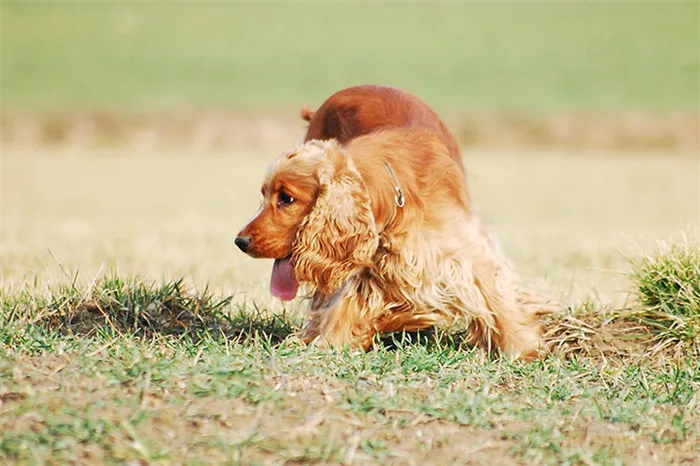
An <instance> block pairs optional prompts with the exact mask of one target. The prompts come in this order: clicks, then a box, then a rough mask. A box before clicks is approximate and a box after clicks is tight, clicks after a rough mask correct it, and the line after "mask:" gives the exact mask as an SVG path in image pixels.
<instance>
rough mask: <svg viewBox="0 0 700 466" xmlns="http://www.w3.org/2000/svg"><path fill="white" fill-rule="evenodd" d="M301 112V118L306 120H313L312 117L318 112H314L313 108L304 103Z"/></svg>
mask: <svg viewBox="0 0 700 466" xmlns="http://www.w3.org/2000/svg"><path fill="white" fill-rule="evenodd" d="M299 113H300V115H301V119H302V120H305V121H311V119H312V118H313V117H314V115H315V114H316V112H314V111H313V110H311V108H310V107H308V106H306V105H304V106H303V107H301V112H299Z"/></svg>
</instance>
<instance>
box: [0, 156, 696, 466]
mask: <svg viewBox="0 0 700 466" xmlns="http://www.w3.org/2000/svg"><path fill="white" fill-rule="evenodd" d="M275 155H276V154H275V153H247V152H245V151H231V152H215V153H206V154H205V153H192V152H186V151H181V152H178V151H175V150H173V151H172V152H168V153H158V154H150V153H147V152H124V151H118V150H114V151H99V152H87V151H86V149H85V148H65V147H63V148H60V149H58V148H52V147H42V148H39V149H37V148H21V147H16V146H15V147H4V148H3V154H2V160H1V162H2V179H1V181H2V198H1V204H2V205H1V206H0V209H1V212H2V223H1V225H0V233H1V241H0V258H1V265H0V273H1V279H2V293H1V294H0V302H1V303H2V308H0V322H1V324H0V432H2V433H3V435H2V436H1V438H0V462H1V463H4V464H38V463H50V464H67V463H80V464H87V465H91V464H123V463H130V464H163V465H167V464H193V465H194V464H309V463H310V464H353V465H363V464H368V465H369V464H406V465H412V464H493V463H494V461H497V462H498V464H505V465H511V464H512V465H520V464H577V465H584V464H585V465H590V464H601V465H617V464H640V465H662V464H663V465H666V464H684V465H688V464H697V458H698V457H700V449H699V448H700V447H699V445H700V442H699V441H698V432H699V431H700V418H699V417H698V412H700V411H699V410H698V402H699V401H700V399H699V398H698V390H700V379H699V378H698V376H699V374H698V371H697V365H698V360H697V356H693V355H691V354H690V353H687V354H684V355H683V354H682V355H681V357H677V356H678V355H673V354H670V353H668V352H660V353H658V354H656V355H654V356H653V357H649V356H647V355H645V354H646V353H647V350H648V349H649V348H650V344H649V343H648V340H645V339H640V338H632V339H630V338H628V337H635V336H638V335H639V333H640V332H642V331H644V330H648V327H647V326H644V325H643V323H639V322H638V321H634V320H629V319H623V318H622V315H621V314H620V310H621V309H628V308H629V307H630V305H631V304H630V301H629V300H628V299H627V294H628V292H629V291H630V290H631V289H633V283H632V282H631V281H630V280H629V279H628V278H627V277H626V276H625V274H624V273H623V272H626V271H629V270H630V264H629V262H628V261H627V256H630V257H638V255H639V251H640V250H642V251H653V250H654V249H653V248H654V245H655V244H656V240H657V238H667V237H673V236H674V235H677V234H678V232H679V231H680V230H681V229H684V228H687V227H688V225H691V227H692V226H693V225H697V224H698V223H699V220H700V219H698V212H699V210H700V197H699V196H698V194H700V193H699V191H698V187H699V184H698V178H697V175H698V160H697V158H695V157H693V156H690V155H683V154H673V155H669V154H665V153H661V154H647V155H643V156H639V155H637V156H630V155H629V154H617V153H614V152H578V153H573V154H572V153H568V154H563V153H557V152H534V151H533V152H530V153H515V152H511V153H508V152H487V151H479V152H477V151H471V150H468V151H466V153H465V159H466V161H467V166H468V168H469V172H470V179H471V185H472V188H473V191H474V194H475V198H476V200H477V202H478V203H479V205H480V206H481V208H482V210H484V211H485V212H487V213H488V214H490V216H491V217H492V219H493V221H494V222H495V224H496V228H497V230H498V231H499V232H500V234H501V236H502V239H503V242H504V244H505V247H506V248H507V250H508V251H510V252H511V254H512V255H513V257H514V259H515V260H516V262H517V263H518V265H519V267H520V269H521V270H522V271H523V273H524V274H525V275H527V276H529V277H532V278H534V279H535V280H536V281H537V282H538V283H539V285H541V286H542V287H544V288H545V289H547V290H549V291H551V292H552V293H553V294H554V295H555V296H557V297H558V298H560V299H561V300H562V301H564V302H568V303H570V304H571V305H572V309H571V310H570V312H569V313H567V314H565V315H561V316H557V317H556V319H555V320H554V321H553V322H551V324H550V326H549V330H548V332H549V333H548V335H549V338H550V340H551V341H552V346H553V349H554V350H555V354H554V355H552V356H550V357H548V358H547V359H546V360H545V361H542V362H536V363H533V364H522V363H514V362H511V361H507V360H489V359H488V358H486V356H485V355H484V354H483V353H481V352H480V351H478V350H474V349H470V348H467V347H464V346H462V345H461V344H460V340H459V333H458V332H450V333H448V334H444V333H442V332H440V331H438V332H436V333H426V334H422V335H417V336H414V335H410V336H408V338H397V339H395V340H392V341H389V342H385V343H384V344H380V345H378V347H377V348H376V349H375V350H374V351H371V352H369V353H367V354H365V353H360V352H355V351H350V350H346V349H335V350H325V349H304V348H302V347H300V346H299V345H298V343H297V342H296V341H295V340H294V339H289V338H286V336H288V335H289V334H290V333H291V332H292V331H293V330H294V329H296V328H298V325H299V323H300V319H299V317H300V315H299V312H298V311H299V303H298V302H294V303H291V304H289V305H286V306H283V305H282V304H280V303H279V302H277V301H275V300H273V299H271V298H270V297H269V292H268V290H267V281H268V280H269V272H270V264H269V262H267V261H255V260H252V259H249V258H248V257H246V256H244V255H243V254H241V253H240V252H238V251H237V250H236V249H235V248H234V247H233V246H232V244H231V240H232V238H233V235H234V234H235V233H236V232H237V231H238V228H239V227H240V226H241V225H242V224H243V223H244V222H245V221H246V220H247V219H248V217H249V216H250V215H251V214H252V213H253V212H254V211H255V209H256V208H257V203H258V197H259V195H258V192H259V182H260V180H261V178H262V173H263V171H264V169H265V167H266V165H267V163H268V161H269V160H271V159H272V158H273V157H274V156H275ZM113 270H114V271H115V272H114V274H113V275H112V272H111V271H113ZM137 275H138V276H140V277H147V278H142V279H137V278H134V277H135V276H137ZM181 276H185V277H186V278H185V280H184V281H180V280H179V277H181ZM128 277H131V278H128ZM207 284H208V288H207ZM229 297H230V298H229ZM387 343H388V344H387ZM669 355H670V356H676V357H669Z"/></svg>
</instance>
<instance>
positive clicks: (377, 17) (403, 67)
mask: <svg viewBox="0 0 700 466" xmlns="http://www.w3.org/2000/svg"><path fill="white" fill-rule="evenodd" d="M1 8H2V14H1V16H0V18H1V20H2V28H1V29H2V33H1V34H2V36H1V39H2V70H1V77H2V80H1V81H2V98H3V105H2V106H3V113H4V114H10V115H16V114H17V113H22V112H24V113H33V114H38V115H43V114H45V113H66V112H71V111H75V112H83V111H86V110H95V109H98V110H100V109H102V110H105V109H106V110H110V111H117V112H124V113H139V112H146V113H149V112H159V111H160V112H164V113H167V114H170V113H172V112H175V113H182V112H189V111H192V110H198V109H205V110H206V109H230V110H233V111H240V112H241V113H245V112H248V111H255V112H260V111H265V110H267V111H271V110H284V111H285V112H288V111H293V112H296V111H297V109H298V108H299V107H300V105H301V104H303V103H308V104H311V105H318V104H319V103H320V102H321V101H322V100H323V99H325V98H326V97H327V96H328V95H330V94H331V93H332V92H334V91H336V90H338V89H340V88H342V87H346V86H349V85H353V84H360V83H387V84H393V85H396V86H399V87H403V88H405V89H408V90H410V91H412V92H415V93H417V94H418V95H420V96H421V97H423V98H424V99H426V100H427V101H428V102H429V103H430V104H432V105H434V106H435V107H436V108H437V109H438V110H439V111H440V112H441V113H448V114H449V113H457V114H465V113H471V112H476V113H480V112H484V111H487V112H493V111H495V112H503V113H516V114H518V113H523V112H525V113H526V114H527V115H531V114H532V113H535V112H540V113H552V112H553V113H557V112H571V111H575V110H578V111H593V112H594V113H597V114H601V113H605V112H613V113H614V112H628V111H634V110H637V111H642V112H651V113H654V112H675V111H679V110H680V111H686V112H691V113H695V112H696V111H697V105H696V104H697V101H698V87H697V82H698V72H699V71H698V70H699V66H698V55H697V37H698V33H699V30H698V22H697V14H698V9H697V3H696V2H693V1H671V2H641V1H639V2H588V3H586V2H539V3H538V2H495V3H492V4H489V3H488V2H464V3H430V2H428V3H410V4H401V5H397V4H393V3H378V4H372V5H368V4H366V3H362V2H358V3H356V2H321V3H318V2H313V3H311V2H309V3H302V2H272V3H269V2H265V3H253V2H244V3H225V2H208V3H205V4H196V5H195V4H193V3H188V2H156V3H153V2H126V3H125V2H88V3H86V2H81V3H66V2H12V1H3V2H2V5H1Z"/></svg>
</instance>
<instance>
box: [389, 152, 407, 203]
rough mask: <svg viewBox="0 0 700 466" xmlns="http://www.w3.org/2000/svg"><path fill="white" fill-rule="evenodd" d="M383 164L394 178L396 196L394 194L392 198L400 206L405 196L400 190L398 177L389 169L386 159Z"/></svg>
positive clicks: (404, 201) (404, 200)
mask: <svg viewBox="0 0 700 466" xmlns="http://www.w3.org/2000/svg"><path fill="white" fill-rule="evenodd" d="M384 166H385V167H386V170H387V171H388V172H389V174H390V175H391V177H392V178H393V179H394V190H396V196H394V200H395V201H396V205H397V206H399V208H401V207H403V206H404V204H405V203H406V198H405V197H404V195H403V191H401V185H400V184H399V179H398V178H397V177H396V173H394V170H392V169H391V165H389V162H387V161H386V160H385V161H384Z"/></svg>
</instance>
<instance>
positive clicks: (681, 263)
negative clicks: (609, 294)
mask: <svg viewBox="0 0 700 466" xmlns="http://www.w3.org/2000/svg"><path fill="white" fill-rule="evenodd" d="M630 275H631V279H632V281H634V282H635V283H636V284H637V291H636V292H635V298H636V301H637V303H638V306H639V308H638V309H636V310H635V311H633V315H634V317H635V318H636V319H638V320H640V321H641V322H642V323H644V324H646V325H649V326H652V327H653V332H654V333H655V337H654V338H655V340H657V346H656V347H657V348H658V349H663V348H665V347H666V346H671V345H674V344H675V347H676V351H678V352H683V350H685V351H693V350H695V351H697V350H700V339H699V338H698V335H700V245H699V244H698V240H697V238H693V239H688V238H684V241H683V242H680V243H663V244H662V245H661V246H660V248H659V250H658V251H656V252H655V253H654V254H653V255H644V256H642V257H641V258H640V259H638V260H637V261H636V262H635V264H634V267H633V270H632V272H631V273H630Z"/></svg>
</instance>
